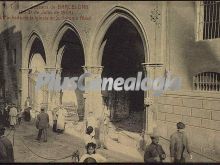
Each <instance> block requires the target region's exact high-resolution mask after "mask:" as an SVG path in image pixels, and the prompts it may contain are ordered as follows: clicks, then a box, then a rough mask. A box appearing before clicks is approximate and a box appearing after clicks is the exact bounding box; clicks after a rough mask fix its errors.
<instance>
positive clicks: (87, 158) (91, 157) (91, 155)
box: [79, 143, 106, 163]
mask: <svg viewBox="0 0 220 165" xmlns="http://www.w3.org/2000/svg"><path fill="white" fill-rule="evenodd" d="M86 150H87V153H86V154H84V155H83V156H82V157H81V159H80V160H79V162H83V163H96V162H98V163H99V162H106V159H105V158H104V157H103V156H101V155H100V154H97V153H96V144H95V143H88V144H87V146H86Z"/></svg>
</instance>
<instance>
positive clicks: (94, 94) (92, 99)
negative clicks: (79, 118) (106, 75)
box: [83, 66, 103, 118]
mask: <svg viewBox="0 0 220 165" xmlns="http://www.w3.org/2000/svg"><path fill="white" fill-rule="evenodd" d="M83 68H84V71H85V72H88V73H90V74H91V75H90V76H89V77H86V78H85V86H86V87H88V85H89V84H90V82H91V81H92V80H95V79H98V78H101V74H102V70H103V67H102V66H83ZM84 96H85V116H87V114H88V112H93V113H94V115H95V116H96V117H97V118H98V117H100V115H101V112H102V94H101V89H100V90H95V91H94V90H86V91H85V94H84Z"/></svg>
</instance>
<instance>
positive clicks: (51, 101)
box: [45, 67, 57, 110]
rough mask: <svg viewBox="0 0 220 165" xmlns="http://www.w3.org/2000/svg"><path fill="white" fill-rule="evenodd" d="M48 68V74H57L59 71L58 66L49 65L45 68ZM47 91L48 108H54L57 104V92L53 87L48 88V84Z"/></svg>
mask: <svg viewBox="0 0 220 165" xmlns="http://www.w3.org/2000/svg"><path fill="white" fill-rule="evenodd" d="M45 70H46V73H48V74H53V73H54V74H56V73H57V68H55V67H47V68H45ZM47 92H48V97H47V108H48V110H52V109H53V108H54V106H55V103H56V102H55V97H54V96H55V92H54V90H53V89H52V90H51V89H48V86H47Z"/></svg>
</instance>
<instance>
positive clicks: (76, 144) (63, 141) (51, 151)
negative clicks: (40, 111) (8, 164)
mask: <svg viewBox="0 0 220 165" xmlns="http://www.w3.org/2000/svg"><path fill="white" fill-rule="evenodd" d="M13 134H14V155H15V162H73V160H72V158H71V157H68V158H66V159H62V158H64V157H66V156H68V155H71V154H72V153H73V152H74V151H76V150H77V149H78V150H79V152H80V156H82V154H83V152H85V150H84V144H83V141H82V140H81V139H79V138H77V137H74V136H70V135H67V134H59V135H58V134H56V133H53V132H52V131H51V128H49V130H48V142H47V143H44V142H43V141H41V142H38V141H37V140H35V138H36V136H37V129H36V128H35V126H34V124H33V123H27V122H23V123H22V124H21V125H20V126H17V128H16V131H15V132H14V131H10V130H7V131H6V136H8V138H9V139H10V140H11V142H12V143H13ZM28 148H29V149H28ZM97 152H99V153H101V154H102V155H103V156H104V157H105V158H107V161H108V162H134V161H135V160H133V159H132V158H130V157H129V156H126V155H123V154H121V153H116V152H113V151H109V150H98V151H97ZM46 158H47V159H46ZM53 159H56V160H53ZM58 159H59V160H58Z"/></svg>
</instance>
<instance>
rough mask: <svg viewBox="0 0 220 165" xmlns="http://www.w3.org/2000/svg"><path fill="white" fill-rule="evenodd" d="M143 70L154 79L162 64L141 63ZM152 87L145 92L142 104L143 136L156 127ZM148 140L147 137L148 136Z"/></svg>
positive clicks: (150, 132) (149, 77)
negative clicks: (144, 115)
mask: <svg viewBox="0 0 220 165" xmlns="http://www.w3.org/2000/svg"><path fill="white" fill-rule="evenodd" d="M142 66H143V68H144V72H145V76H146V77H147V78H148V79H150V80H155V78H156V76H157V75H159V73H160V76H163V75H161V73H163V72H161V71H162V66H163V65H162V64H158V63H143V64H142ZM153 92H155V91H153V90H152V88H151V89H150V90H147V91H146V92H145V98H144V104H145V112H146V113H145V114H146V125H145V136H148V135H149V134H152V133H153V132H154V128H155V127H156V109H155V104H154V97H155V96H154V94H153ZM148 140H149V138H148Z"/></svg>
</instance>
